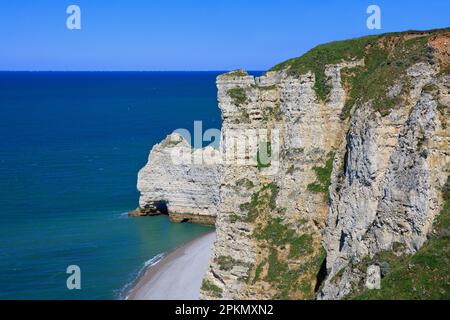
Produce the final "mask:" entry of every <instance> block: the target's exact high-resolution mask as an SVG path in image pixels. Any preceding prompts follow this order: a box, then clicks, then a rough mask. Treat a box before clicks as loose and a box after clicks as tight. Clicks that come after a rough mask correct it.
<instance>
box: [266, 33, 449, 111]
mask: <svg viewBox="0 0 450 320" xmlns="http://www.w3.org/2000/svg"><path fill="white" fill-rule="evenodd" d="M442 31H444V30H436V31H435V32H442ZM405 34H406V33H403V34H402V33H390V34H384V35H374V36H367V37H362V38H357V39H351V40H344V41H338V42H332V43H328V44H323V45H320V46H317V47H315V48H313V49H312V50H310V51H308V52H307V53H305V54H304V55H303V56H301V57H298V58H294V59H290V60H288V61H285V62H283V63H280V64H278V65H276V66H275V67H273V68H272V69H271V70H272V71H277V70H282V69H286V68H288V69H287V70H288V71H287V72H288V74H290V75H292V76H299V75H302V74H305V73H307V72H309V71H311V72H312V73H313V74H314V75H315V79H316V81H315V84H314V89H315V92H316V94H317V96H318V98H319V99H320V100H322V101H325V100H326V98H327V95H328V94H329V93H330V89H331V88H330V84H329V81H328V79H327V77H326V75H325V67H326V65H329V64H336V63H340V62H343V61H351V60H361V59H364V63H365V65H364V66H358V67H355V68H349V69H343V70H341V75H342V79H343V81H344V83H346V85H347V86H348V87H349V89H350V92H349V95H348V98H347V101H346V103H345V107H344V109H343V110H342V114H341V119H345V118H346V117H348V115H349V113H350V110H351V108H352V107H353V106H354V105H355V104H356V103H357V104H358V105H361V104H363V103H366V102H371V103H372V107H373V109H374V110H375V111H378V112H380V113H381V114H382V115H387V114H389V112H390V110H391V109H392V108H393V107H395V106H396V105H398V104H400V103H401V102H402V99H403V98H402V93H403V92H401V94H400V95H398V96H395V97H394V96H393V97H389V96H388V95H387V92H388V90H389V88H390V87H391V86H392V85H394V83H395V82H396V81H397V80H400V81H402V82H403V85H404V86H403V87H407V86H408V83H406V82H405V81H404V75H405V73H406V69H407V68H409V67H410V66H412V65H413V64H415V63H417V62H421V61H427V59H428V46H427V41H428V38H429V36H428V35H425V36H420V37H416V38H412V39H409V40H405V38H404V35H405ZM398 37H400V41H397V42H395V44H394V45H393V46H391V44H392V43H393V42H394V41H395V39H397V38H398ZM402 37H403V38H402Z"/></svg>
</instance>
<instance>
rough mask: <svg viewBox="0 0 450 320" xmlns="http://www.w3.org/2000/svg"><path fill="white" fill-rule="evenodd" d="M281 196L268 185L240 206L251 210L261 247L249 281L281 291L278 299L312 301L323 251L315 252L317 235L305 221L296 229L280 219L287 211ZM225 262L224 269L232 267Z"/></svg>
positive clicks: (251, 220) (254, 234) (255, 232)
mask: <svg viewBox="0 0 450 320" xmlns="http://www.w3.org/2000/svg"><path fill="white" fill-rule="evenodd" d="M277 195H278V186H277V185H276V184H275V183H269V184H265V185H263V186H262V187H261V188H260V189H259V190H258V191H256V192H255V193H254V194H253V195H252V197H251V200H250V202H246V203H243V204H241V206H240V208H241V210H242V211H247V219H246V221H247V222H251V223H253V224H254V226H255V228H254V231H253V234H252V237H253V238H254V239H255V240H257V241H258V243H259V244H258V247H259V248H261V252H260V253H259V254H258V256H259V259H258V263H257V264H256V266H252V268H251V270H250V273H249V277H248V278H247V281H248V283H251V284H255V283H256V282H258V281H264V282H266V283H269V284H270V285H271V286H272V288H273V289H276V291H277V294H276V295H275V296H274V298H276V299H298V298H303V299H312V298H313V297H314V288H313V283H314V279H315V276H316V274H317V272H318V270H319V268H320V266H321V264H322V262H323V259H324V255H323V252H320V253H319V254H317V253H315V252H314V247H315V246H314V244H313V242H314V239H313V236H312V235H311V234H309V233H305V232H304V231H301V226H302V225H303V224H304V223H305V221H304V220H300V221H298V222H297V223H296V227H295V226H293V225H290V224H288V223H286V222H285V221H283V218H282V217H280V216H277V215H279V214H280V212H283V210H282V209H280V208H277V206H276V197H277ZM298 227H300V228H298ZM221 260H222V261H221V264H220V265H221V266H224V267H225V266H227V265H229V261H228V260H227V259H221Z"/></svg>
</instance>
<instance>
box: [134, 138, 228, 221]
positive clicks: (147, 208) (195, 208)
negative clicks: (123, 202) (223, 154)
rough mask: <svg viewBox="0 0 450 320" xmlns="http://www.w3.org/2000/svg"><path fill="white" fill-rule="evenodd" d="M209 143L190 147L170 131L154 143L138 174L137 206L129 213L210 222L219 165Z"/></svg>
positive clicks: (215, 206) (216, 203)
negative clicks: (199, 146)
mask: <svg viewBox="0 0 450 320" xmlns="http://www.w3.org/2000/svg"><path fill="white" fill-rule="evenodd" d="M218 155H219V152H218V151H217V150H215V149H213V148H212V147H207V148H203V149H193V148H192V147H191V145H190V144H189V143H188V142H187V141H186V140H185V139H184V138H183V137H182V136H181V135H179V134H177V133H172V134H171V135H169V136H167V138H166V139H164V140H163V141H162V142H161V143H159V144H157V145H155V146H154V147H153V148H152V150H151V152H150V155H149V159H148V162H147V164H146V165H145V167H143V168H142V169H141V170H140V171H139V174H138V183H137V188H138V190H139V192H140V194H141V195H140V198H139V208H138V209H137V210H136V211H132V212H131V213H130V215H155V214H161V213H166V214H169V217H170V218H171V220H173V221H176V222H181V221H190V222H195V223H203V224H214V221H215V217H216V215H217V205H218V203H219V177H220V166H219V165H218V164H216V163H212V162H210V163H211V164H208V163H206V162H205V161H204V158H206V157H209V158H213V159H214V158H216V157H217V156H218Z"/></svg>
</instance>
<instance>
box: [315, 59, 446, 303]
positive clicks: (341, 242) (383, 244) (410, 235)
mask: <svg viewBox="0 0 450 320" xmlns="http://www.w3.org/2000/svg"><path fill="white" fill-rule="evenodd" d="M408 73H409V74H410V75H411V76H412V83H413V84H414V85H413V87H412V88H411V90H410V92H409V99H408V104H406V105H404V106H403V108H399V109H397V110H395V111H393V112H392V113H391V114H390V115H389V116H387V117H384V118H382V117H380V116H379V115H376V114H373V112H372V111H371V110H370V108H368V107H367V106H362V107H360V108H358V109H357V110H356V111H355V113H354V114H353V115H352V117H351V122H350V128H349V131H348V134H347V139H346V143H345V144H346V146H345V147H344V148H343V150H341V157H340V158H342V159H344V162H345V166H344V170H345V172H339V167H342V165H341V164H339V163H336V164H335V168H334V170H333V178H332V181H333V183H332V185H331V187H330V208H329V217H328V224H327V228H326V230H325V233H324V237H323V245H324V247H325V249H326V250H327V268H328V278H327V280H326V281H325V284H324V286H323V288H322V290H321V292H320V294H319V298H321V299H339V298H342V297H344V296H345V295H347V294H349V293H351V291H352V288H353V287H354V286H357V285H358V283H360V281H363V280H364V277H365V275H364V273H362V272H361V270H358V269H357V268H355V265H357V264H358V263H359V262H361V261H362V260H363V259H364V258H365V257H367V256H369V257H372V256H374V255H375V254H376V253H378V252H381V251H393V248H394V247H397V248H401V249H400V251H399V250H396V251H397V254H404V253H413V252H415V251H417V250H418V249H419V248H420V247H421V246H422V245H423V244H424V242H425V241H426V240H427V236H428V234H429V233H430V232H431V230H432V223H433V220H434V218H435V216H436V215H437V213H438V212H439V210H440V207H441V204H442V203H441V189H442V187H443V185H444V184H445V181H446V179H447V176H448V170H449V163H450V157H449V156H450V149H449V138H450V137H449V132H448V122H449V119H448V115H447V116H445V115H444V114H442V113H441V112H440V111H439V110H438V109H439V108H438V107H439V105H441V104H443V105H445V106H447V108H448V106H449V105H450V100H449V99H448V95H447V94H446V92H448V88H449V86H450V82H449V77H448V76H439V75H438V70H436V69H435V68H433V67H432V66H430V65H427V64H417V65H414V66H413V68H412V69H411V70H409V71H408ZM430 83H432V84H433V86H435V87H436V90H432V91H427V90H426V89H425V90H424V88H426V87H425V86H430ZM438 88H440V89H438ZM447 112H448V110H447ZM338 175H340V177H338ZM338 274H339V275H338ZM337 275H338V276H337Z"/></svg>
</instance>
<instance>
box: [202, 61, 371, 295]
mask: <svg viewBox="0 0 450 320" xmlns="http://www.w3.org/2000/svg"><path fill="white" fill-rule="evenodd" d="M361 64H362V61H350V62H348V63H340V64H337V65H330V66H328V67H327V68H326V74H327V75H328V77H329V79H330V84H331V88H330V93H329V95H328V99H327V102H322V101H320V100H319V99H318V98H317V96H316V93H315V90H314V81H315V77H314V75H313V74H312V73H307V74H305V75H303V76H301V77H293V76H290V75H288V74H287V73H286V72H285V71H280V72H268V73H266V74H265V75H263V76H261V77H257V78H254V77H252V76H249V75H247V74H242V73H240V74H239V75H236V73H229V74H225V75H222V76H219V77H218V79H217V87H218V99H219V106H220V108H221V110H222V115H223V124H222V135H223V137H224V139H223V141H222V148H226V146H225V144H226V142H227V138H229V136H230V134H231V133H236V132H240V136H241V137H243V136H244V134H243V132H252V131H251V130H258V129H261V128H263V129H267V130H268V132H269V135H271V143H272V152H273V153H276V152H278V154H277V155H276V156H275V154H273V155H272V162H271V163H270V166H267V167H262V168H261V167H258V165H257V163H256V162H254V163H253V164H250V165H246V166H243V165H240V164H238V163H236V162H227V163H224V165H223V175H222V179H221V181H222V182H221V188H220V204H219V207H218V217H217V222H216V229H217V230H216V234H217V240H216V243H215V246H214V254H213V257H212V258H211V260H210V267H209V271H208V273H207V275H206V277H205V281H207V283H208V284H213V285H214V286H216V287H217V288H218V289H217V290H215V291H214V292H210V291H208V290H207V289H205V290H203V291H202V297H203V298H206V299H213V298H224V299H254V298H263V299H270V298H290V299H308V298H309V299H311V298H314V292H315V286H316V284H317V273H318V272H319V270H320V268H321V266H322V263H323V261H324V251H323V249H322V246H321V230H322V229H323V228H324V227H325V223H326V218H327V212H328V210H327V206H326V201H324V198H325V195H324V193H322V192H312V191H309V190H308V186H309V185H310V184H313V183H315V182H317V175H316V173H315V171H314V168H315V167H318V166H326V163H327V162H328V163H330V159H331V161H332V159H333V155H332V151H333V150H334V149H335V148H337V147H338V146H339V145H340V143H341V139H342V137H343V135H344V132H345V131H344V129H345V125H344V123H343V122H342V121H340V120H339V115H340V113H341V111H342V108H343V106H344V103H345V91H344V89H343V87H342V85H341V77H340V70H341V69H342V68H352V67H354V66H357V65H361ZM236 93H239V95H237V94H236ZM233 97H234V98H233ZM239 97H245V98H240V99H239ZM312 110H314V111H312ZM258 145H259V146H261V140H259V143H258ZM274 146H276V148H275V147H274ZM274 149H277V150H274ZM246 157H247V158H249V159H255V158H257V150H255V148H248V149H247V150H246ZM275 160H278V162H277V163H275V162H274V161H275ZM330 165H331V164H330ZM274 268H277V269H278V270H274ZM280 288H281V289H280ZM217 292H221V294H220V295H218V294H217Z"/></svg>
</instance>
